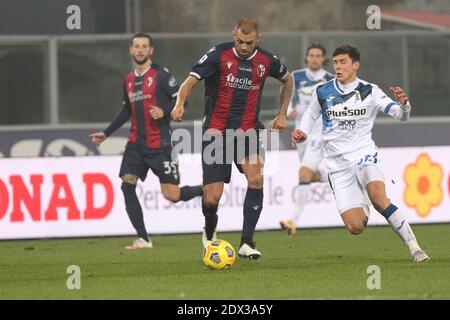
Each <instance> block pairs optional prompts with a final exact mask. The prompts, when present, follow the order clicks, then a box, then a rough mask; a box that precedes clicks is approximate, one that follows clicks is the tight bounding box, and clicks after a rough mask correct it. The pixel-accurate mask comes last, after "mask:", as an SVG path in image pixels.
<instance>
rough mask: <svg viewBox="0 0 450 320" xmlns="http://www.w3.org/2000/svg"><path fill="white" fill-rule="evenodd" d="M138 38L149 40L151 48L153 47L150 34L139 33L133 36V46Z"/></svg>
mask: <svg viewBox="0 0 450 320" xmlns="http://www.w3.org/2000/svg"><path fill="white" fill-rule="evenodd" d="M136 38H147V39H148V42H149V43H150V47H152V46H153V39H152V37H151V36H150V35H149V34H148V33H145V32H138V33H135V34H133V36H132V37H131V45H133V40H134V39H136Z"/></svg>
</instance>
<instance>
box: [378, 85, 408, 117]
mask: <svg viewBox="0 0 450 320" xmlns="http://www.w3.org/2000/svg"><path fill="white" fill-rule="evenodd" d="M389 90H390V91H391V92H392V93H393V94H394V96H395V100H396V101H393V100H392V99H391V98H389V97H388V96H387V95H386V94H385V93H384V92H383V91H382V90H381V89H380V88H379V87H374V88H373V90H372V94H373V96H374V102H375V105H376V106H377V108H378V111H380V112H383V113H385V114H388V115H390V116H391V117H393V118H394V119H397V120H400V121H407V120H408V119H409V115H410V113H411V105H410V104H409V99H408V96H407V95H406V93H405V92H404V91H403V89H402V88H400V87H390V88H389Z"/></svg>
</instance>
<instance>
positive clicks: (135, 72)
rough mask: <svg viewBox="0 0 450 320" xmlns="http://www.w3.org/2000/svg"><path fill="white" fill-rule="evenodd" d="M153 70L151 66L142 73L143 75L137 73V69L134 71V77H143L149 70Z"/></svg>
mask: <svg viewBox="0 0 450 320" xmlns="http://www.w3.org/2000/svg"><path fill="white" fill-rule="evenodd" d="M151 68H152V65H151V64H150V65H149V66H148V68H147V69H145V70H144V71H142V73H140V74H139V73H138V72H137V71H136V69H134V75H135V76H136V77H142V76H143V75H144V74H145V73H146V72H147V71H148V70H150V69H151Z"/></svg>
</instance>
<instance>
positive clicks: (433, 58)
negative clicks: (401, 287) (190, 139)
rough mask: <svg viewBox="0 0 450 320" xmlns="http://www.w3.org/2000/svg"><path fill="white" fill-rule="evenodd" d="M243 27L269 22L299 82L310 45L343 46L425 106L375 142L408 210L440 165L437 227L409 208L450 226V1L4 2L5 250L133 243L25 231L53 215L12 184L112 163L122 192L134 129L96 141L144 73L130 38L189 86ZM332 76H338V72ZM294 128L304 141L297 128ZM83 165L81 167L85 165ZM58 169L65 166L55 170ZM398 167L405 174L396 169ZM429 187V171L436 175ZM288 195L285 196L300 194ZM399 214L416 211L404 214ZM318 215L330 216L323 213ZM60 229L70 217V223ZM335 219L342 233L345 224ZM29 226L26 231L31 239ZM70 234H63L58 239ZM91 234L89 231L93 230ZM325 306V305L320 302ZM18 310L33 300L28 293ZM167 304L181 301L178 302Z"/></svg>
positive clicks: (157, 219) (267, 110)
mask: <svg viewBox="0 0 450 320" xmlns="http://www.w3.org/2000/svg"><path fill="white" fill-rule="evenodd" d="M73 4H75V5H78V6H79V8H80V9H81V29H79V30H68V29H67V26H66V20H67V19H68V17H69V16H70V14H69V13H67V12H66V9H67V8H68V7H69V6H70V5H73ZM370 5H378V6H379V7H380V8H381V29H380V30H368V29H367V26H366V20H367V18H368V15H367V14H366V10H367V8H368V6H370ZM242 16H250V17H253V18H255V19H256V20H257V21H258V22H259V24H260V28H261V31H262V41H261V44H260V46H261V47H264V48H266V49H268V50H271V51H273V52H274V53H275V54H277V55H278V56H279V57H280V59H281V60H282V61H283V62H284V63H285V64H286V65H287V66H288V68H289V70H294V69H299V68H303V67H304V61H303V57H304V52H305V49H306V47H307V46H308V45H309V44H310V43H312V42H320V43H321V44H323V45H324V46H325V48H326V49H327V51H328V56H329V57H330V56H331V52H332V51H333V49H334V48H335V47H336V46H338V45H339V44H343V43H350V44H352V45H355V46H356V47H358V48H359V49H360V51H361V55H362V67H361V71H360V74H359V77H360V78H361V79H364V80H367V81H370V82H374V83H377V84H379V85H380V87H381V88H382V89H383V90H385V91H386V92H387V91H388V87H389V86H391V85H399V86H401V87H403V88H404V89H405V90H406V92H407V93H408V94H409V96H410V100H411V104H412V106H413V112H412V119H411V121H409V122H408V123H402V124H399V123H396V122H394V121H393V120H391V119H387V118H385V117H383V116H382V115H380V117H379V119H378V120H377V122H376V125H375V128H374V138H375V141H376V143H377V144H378V146H379V147H382V148H391V149H389V150H391V151H392V153H389V152H387V154H388V157H387V161H385V164H384V166H385V167H386V170H387V171H388V172H389V173H390V172H394V173H395V171H399V173H398V177H399V178H398V179H399V180H400V183H399V181H398V180H397V181H395V182H396V183H397V187H398V188H399V191H398V192H397V193H395V195H396V196H397V198H399V201H400V200H401V199H402V197H403V196H404V194H403V191H404V187H405V184H407V182H404V181H403V171H402V170H404V168H406V166H407V165H409V164H411V163H414V161H416V157H419V156H420V155H421V154H427V155H429V156H430V158H431V160H432V161H433V163H438V164H439V166H440V167H441V172H442V177H440V180H439V188H440V189H441V191H440V192H441V198H442V199H441V201H440V202H439V204H438V205H435V207H436V208H434V209H433V208H432V209H430V210H435V214H434V216H433V215H430V214H429V213H427V214H426V215H425V214H423V215H421V214H419V213H418V211H417V210H419V209H417V207H416V208H414V207H411V208H410V212H409V214H410V215H415V216H414V217H413V218H412V221H413V222H414V223H426V222H450V214H449V212H450V175H449V172H450V166H449V162H448V157H449V156H450V140H449V139H450V2H449V1H448V0H428V1H426V0H392V1H388V0H380V1H377V0H328V1H326V0H281V1H271V0H228V1H222V0H210V1H209V0H148V1H145V0H70V1H69V0H39V1H33V0H15V1H13V0H0V74H1V77H0V137H1V138H0V157H1V158H4V159H0V195H1V196H0V239H20V238H47V237H71V236H77V235H84V236H89V235H97V236H98V235H126V234H129V235H131V234H133V230H132V228H131V225H129V223H128V222H127V217H126V214H125V212H124V211H122V213H121V214H122V215H123V217H122V220H120V219H119V220H117V221H119V222H120V223H125V224H127V223H128V224H127V225H126V226H123V225H121V226H116V227H111V224H114V223H118V222H117V221H114V220H113V221H112V222H110V223H111V224H110V225H109V226H110V229H109V231H103V230H104V229H102V224H101V221H99V223H98V224H93V225H92V228H91V227H87V231H85V232H82V233H79V232H78V231H77V230H75V231H71V228H73V227H72V226H73V225H72V226H71V225H70V221H66V219H65V218H64V219H63V220H64V221H61V218H60V220H58V221H57V222H54V223H53V224H51V225H50V224H47V225H45V226H42V225H41V226H40V227H38V228H36V226H33V227H32V228H31V229H27V228H28V227H30V226H31V225H32V222H33V221H40V220H42V221H44V220H48V219H47V216H46V213H44V211H45V208H42V210H38V212H39V213H37V211H36V212H34V213H33V212H31V213H30V212H29V211H32V210H31V209H30V208H31V207H32V205H33V203H37V202H33V201H35V200H36V198H35V197H34V196H36V193H35V194H34V196H30V197H29V198H32V200H29V198H27V197H26V196H20V195H19V196H17V199H20V200H17V199H16V196H15V195H13V193H14V192H18V191H17V190H19V189H18V188H19V187H17V184H14V183H13V182H12V180H11V176H13V175H20V174H23V177H22V181H23V184H24V185H25V186H26V188H28V193H29V194H32V193H31V191H30V190H32V186H34V185H33V183H32V182H30V181H31V180H30V176H31V175H32V174H34V173H36V174H38V173H42V174H44V180H45V179H51V177H50V176H45V174H46V172H47V170H48V172H54V170H60V171H58V172H59V173H66V174H68V175H70V174H71V173H72V172H78V171H77V170H78V169H77V166H78V164H79V165H80V166H82V168H83V169H80V170H81V171H80V172H81V173H83V172H89V170H92V171H98V172H100V171H102V170H103V169H105V168H102V167H101V166H102V165H101V163H102V162H101V161H95V162H94V161H92V162H89V161H90V160H86V157H83V156H91V155H100V154H101V155H104V156H107V155H112V156H114V157H113V158H108V157H102V158H104V159H107V161H110V162H108V166H111V168H110V169H108V176H109V178H110V180H111V181H113V182H112V183H113V184H117V183H116V182H115V180H118V178H117V177H116V175H117V173H116V171H118V164H119V163H120V162H118V161H120V157H119V156H118V155H119V154H120V153H121V152H122V151H123V149H124V143H125V141H126V137H127V134H128V129H127V128H129V126H128V125H127V126H126V127H125V128H122V129H121V130H119V131H118V132H117V133H116V134H115V135H114V137H112V138H111V139H109V140H108V144H105V146H104V147H103V148H100V149H97V148H96V147H95V146H93V145H92V144H91V143H90V141H89V140H88V137H87V136H88V134H89V133H92V132H94V131H97V129H103V128H105V127H106V126H107V124H108V123H109V122H110V121H111V120H112V119H113V118H114V116H115V115H116V114H117V112H118V111H119V109H120V108H121V96H122V90H121V85H122V81H123V77H124V76H125V75H126V74H127V73H128V72H130V70H131V68H132V66H133V65H132V61H131V59H130V56H129V54H128V46H129V39H130V37H131V34H133V33H134V32H137V31H145V32H149V33H150V34H151V35H152V36H153V38H154V46H155V54H154V56H153V61H154V62H156V63H158V64H160V65H163V66H167V67H168V68H169V69H170V70H171V72H172V73H173V74H174V75H175V77H176V78H177V80H178V82H181V81H183V80H184V78H185V77H186V76H187V74H188V73H189V70H190V67H191V65H192V64H193V63H194V62H195V61H197V60H198V59H199V58H200V57H201V56H202V55H203V54H204V53H205V52H206V51H208V50H209V48H210V47H212V46H214V45H215V44H217V43H220V42H225V41H230V39H231V30H232V28H233V26H234V24H235V23H236V21H237V20H238V19H239V18H241V17H242ZM327 69H328V70H329V71H331V72H332V66H331V65H329V66H327ZM200 87H201V88H200ZM200 87H198V88H196V89H195V90H194V91H193V95H192V97H191V99H190V100H189V111H188V112H187V113H186V116H185V119H186V120H187V121H185V122H183V123H182V124H177V125H174V127H182V128H187V129H188V130H191V131H192V130H193V128H194V121H195V120H201V118H202V115H203V88H202V87H203V85H202V86H200ZM278 92H279V84H278V82H277V81H275V80H273V79H271V80H269V81H268V82H267V83H266V86H265V90H264V97H263V107H262V112H261V118H262V119H263V120H264V121H270V120H271V119H272V118H273V116H274V114H275V112H276V106H277V101H278ZM289 125H290V127H292V125H293V123H292V122H290V123H289ZM289 132H290V130H289V129H288V130H286V132H285V133H284V134H282V137H281V138H282V140H281V148H282V149H283V150H286V152H288V151H287V150H291V146H290V143H289V139H288V137H287V135H288V133H289ZM407 147H408V148H407ZM404 148H405V149H404ZM433 148H437V149H433ZM197 151H198V150H197ZM289 152H290V153H292V154H290V155H289V161H290V162H289V163H292V167H291V171H290V175H291V177H290V179H291V180H292V179H293V180H292V183H293V184H295V176H296V172H297V166H298V163H297V162H296V161H297V159H296V155H295V154H294V151H289ZM73 156H80V160H77V159H74V158H72V157H73ZM36 157H37V158H36ZM49 157H63V158H57V159H53V158H52V160H50V158H49ZM46 159H48V160H46ZM88 159H89V158H88ZM111 159H112V160H111ZM46 161H47V162H46ZM78 161H79V162H78ZM105 161H106V160H105ZM396 161H400V162H401V163H400V164H398V163H397V164H396V165H394V162H396ZM85 163H86V164H85ZM89 163H91V166H90V167H89ZM33 167H34V168H35V169H34V171H33V169H32V168H33ZM55 168H57V169H55ZM52 170H53V171H52ZM83 170H85V171H83ZM181 170H183V169H181ZM198 170H199V169H198ZM81 173H80V174H81ZM426 173H427V172H426V169H425V172H424V175H426ZM182 174H183V171H182ZM187 175H188V176H189V174H187ZM191 175H192V174H191ZM182 176H183V175H182ZM190 178H192V181H194V180H195V178H196V179H197V180H198V179H199V177H198V176H194V177H192V176H190ZM283 178H287V177H279V182H280V184H282V181H283ZM69 180H70V179H69ZM80 181H81V180H80ZM80 181H70V183H71V185H72V188H73V190H74V192H75V190H78V189H79V188H81V186H82V183H81V182H80ZM152 181H153V180H152ZM155 181H156V180H155ZM195 181H196V180H195ZM274 181H275V180H274ZM182 182H183V180H182ZM189 182H190V181H189ZM403 182H404V183H405V184H403ZM146 183H147V182H146ZM152 183H153V182H152ZM399 184H400V186H398V185H399ZM44 185H45V182H44ZM14 188H16V189H14ZM26 188H25V189H26ZM115 188H118V187H117V185H115ZM149 188H150V187H149ZM151 188H157V186H154V187H153V186H152V187H151ZM13 189H14V190H15V191H14V192H13ZM288 189H289V188H287V189H286V190H287V191H286V192H287V193H289V192H290V191H289V190H288ZM33 190H35V189H33ZM117 190H118V189H117ZM66 191H67V190H66ZM50 193H51V188H50V187H47V188H43V189H42V198H43V199H44V198H45V199H47V200H48V198H49V197H50ZM100 193H102V192H100ZM325 193H326V192H325ZM141 196H142V197H141V200H143V201H149V203H151V204H149V205H148V206H144V211H148V212H147V213H149V212H150V213H149V214H152V213H151V211H152V210H150V209H155V208H156V209H160V208H162V206H161V207H157V206H156V207H155V203H154V200H155V199H153V198H152V200H148V199H147V196H146V193H145V187H143V189H142V193H141ZM159 196H160V195H159ZM159 196H158V195H152V197H159ZM20 197H22V198H20ZM102 197H103V196H102ZM230 197H231V196H230ZM116 198H117V200H116V201H117V203H118V204H117V205H121V206H122V205H123V204H121V201H122V199H121V195H120V194H119V193H118V194H117V195H116ZM324 198H326V197H325V196H324ZM27 199H28V200H27ZM33 199H34V200H33ZM102 199H103V198H102ZM16 200H17V201H18V202H19V204H18V205H17V206H16V204H15V203H16V202H17V201H16ZM47 200H43V201H42V202H43V204H42V206H44V204H45V205H47ZM75 200H76V202H77V205H78V207H79V208H82V207H83V206H84V204H83V203H82V201H81V202H79V199H78V196H77V195H75ZM20 201H22V202H23V203H22V206H21V204H20ZM36 201H37V200H36ZM83 201H84V200H83ZM102 201H103V200H100V203H101V202H102ZM230 201H231V200H230ZM324 201H325V200H324ZM2 202H3V203H2ZM94 202H95V200H94ZM275 202H276V201H275ZM319 202H320V201H319ZM325 202H327V203H326V204H324V205H326V206H325V208H329V206H331V205H332V201H331V202H330V199H326V201H325ZM13 203H14V204H13ZM114 205H115V204H114ZM401 205H402V206H405V204H404V203H402V204H401ZM13 206H14V208H15V209H14V210H13V209H12V208H13ZM285 207H286V206H285ZM285 207H283V208H285ZM17 208H22V209H23V210H22V213H19V214H17V210H16V209H17ZM164 208H167V207H164ZM317 208H319V209H320V208H322V207H320V203H319V204H318V207H317ZM110 209H111V208H110ZM146 209H147V210H146ZM171 209H174V208H171ZM178 209H180V210H184V209H185V208H178ZM186 209H189V210H191V211H192V212H195V210H197V216H196V217H195V219H194V222H193V223H197V224H198V229H199V230H200V228H201V225H202V222H201V221H202V217H201V214H198V212H199V209H198V203H196V204H194V205H192V206H191V207H189V208H186ZM238 209H239V206H238ZM18 210H19V211H20V209H18ZM80 210H81V209H80ZM121 210H123V208H121ZM233 210H234V209H233ZM266 210H267V209H266ZM283 210H284V209H283ZM311 210H313V209H311ZM117 211H120V210H117V209H116V211H115V214H117ZM14 212H15V213H14ZM189 212H190V211H189ZM436 212H437V213H436ZM119 213H120V212H119ZM147 213H146V214H147ZM285 213H286V212H285ZM20 214H22V216H21V215H20ZM187 214H190V213H187ZM267 214H269V213H267ZM60 215H61V216H64V214H62V212H60ZM263 215H264V213H263ZM306 215H307V214H306V213H305V216H306ZM330 215H331V216H336V219H339V217H337V212H331V213H330ZM44 216H45V219H44ZM430 216H431V218H430ZM30 217H31V218H30ZM172 217H174V216H172ZM232 217H233V216H232ZM319 218H320V217H319ZM428 218H429V220H427V219H428ZM14 219H18V220H14ZM21 219H22V220H21ZM150 219H153V220H150V221H151V222H150V223H151V225H152V226H154V225H157V224H159V225H162V224H166V225H167V222H168V218H167V217H166V218H164V217H161V216H154V217H152V216H150ZM189 219H190V218H189ZM224 219H225V220H226V219H227V218H224ZM229 219H231V218H229ZM277 219H278V217H275V218H273V219H272V220H270V221H269V220H268V221H263V224H262V226H263V229H264V226H268V227H266V228H267V229H272V227H273V226H274V223H273V222H274V221H277ZM32 220H33V221H32ZM49 220H50V219H49ZM75 220H76V219H75ZM14 221H16V222H14ZM17 221H22V222H24V221H25V222H26V223H24V226H22V227H21V226H18V224H17ZM30 221H31V222H30ZM240 221H241V220H239V221H238V222H237V223H236V222H230V227H228V230H229V231H232V230H239V228H240V227H239V226H240ZM330 221H331V222H330V223H327V222H325V223H322V224H321V223H319V222H317V221H316V220H314V221H313V220H311V221H309V220H308V218H306V224H305V226H310V227H314V226H336V225H342V224H339V223H340V222H338V221H337V220H330ZM375 222H376V221H375ZM30 223H31V224H30ZM153 223H154V224H153ZM58 224H61V230H60V231H58V227H59V226H58ZM375 224H377V223H375ZM81 226H82V227H83V228H86V225H81ZM236 226H237V227H236ZM271 226H272V227H271ZM75 229H76V228H75ZM94 229H95V231H94ZM194 229H195V228H194V227H191V229H189V228H187V229H183V228H181V229H177V228H175V229H171V226H169V227H165V228H162V229H158V232H156V233H173V232H175V233H179V232H181V233H183V232H189V231H194ZM225 229H227V228H225ZM29 230H32V231H31V232H30V231H29ZM105 230H106V229H105ZM150 230H152V229H151V228H150ZM447 230H448V228H447ZM16 231H17V233H15V232H16ZM77 232H78V233H77ZM424 233H425V232H424ZM431 234H432V233H431V232H430V236H431ZM231 237H234V236H231ZM263 241H264V240H263ZM283 241H284V240H283ZM161 242H163V239H161ZM353 245H354V243H353ZM3 249H5V248H3ZM5 250H6V249H5ZM274 250H276V249H274ZM380 250H381V249H380ZM5 252H6V254H8V251H5ZM445 254H446V253H445ZM445 254H444V253H442V255H445ZM394 255H395V254H394ZM195 266H196V267H197V265H195ZM9 267H11V266H9ZM245 267H246V266H245V265H244V267H243V268H245ZM437 278H438V277H437ZM9 288H10V289H11V288H12V284H11V287H9ZM11 290H12V291H10V292H14V290H13V289H11ZM320 294H322V293H318V295H317V297H321V296H320ZM6 296H7V295H6ZM16 296H19V297H20V296H25V297H27V295H26V294H25V293H17V295H16ZM294 296H295V295H294ZM350 296H351V295H350ZM0 297H2V296H1V292H0ZM3 297H5V296H3ZM37 297H40V296H39V294H37ZM156 297H159V296H156ZM162 297H166V296H164V295H162ZM168 297H175V298H177V297H178V298H180V297H181V298H183V296H177V295H176V294H175V293H174V294H173V295H168ZM188 297H189V296H188ZM194 297H196V296H194ZM199 297H202V296H199ZM224 297H228V296H227V295H225V296H224ZM243 297H244V298H245V297H248V296H245V295H244V296H243ZM250 297H252V295H251V294H250ZM256 297H258V295H256ZM280 297H282V296H280ZM314 297H316V296H314ZM412 297H413V298H417V297H419V298H420V297H422V296H414V295H413V296H412ZM447 297H448V296H447Z"/></svg>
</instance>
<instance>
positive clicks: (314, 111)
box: [299, 91, 322, 142]
mask: <svg viewBox="0 0 450 320" xmlns="http://www.w3.org/2000/svg"><path fill="white" fill-rule="evenodd" d="M321 114H322V107H321V106H320V104H319V100H318V98H317V92H316V91H314V94H313V96H312V99H311V103H310V104H309V106H308V109H306V111H305V113H304V114H303V117H302V120H301V121H300V127H299V129H300V131H301V132H302V133H304V134H305V139H304V140H306V135H308V134H309V133H310V132H311V130H312V127H313V125H314V123H315V122H316V120H317V119H318V118H319V117H320V115H321ZM304 140H302V141H304ZM302 141H300V142H302Z"/></svg>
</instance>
